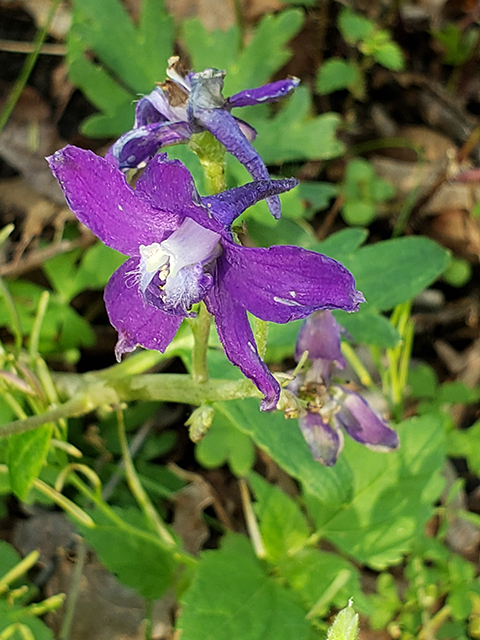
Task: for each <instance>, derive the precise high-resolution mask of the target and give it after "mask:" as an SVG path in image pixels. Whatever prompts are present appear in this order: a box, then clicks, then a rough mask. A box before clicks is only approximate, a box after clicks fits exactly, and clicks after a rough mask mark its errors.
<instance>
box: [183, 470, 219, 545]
mask: <svg viewBox="0 0 480 640" xmlns="http://www.w3.org/2000/svg"><path fill="white" fill-rule="evenodd" d="M213 502H214V497H213V494H212V488H211V487H210V485H209V484H208V482H206V481H205V480H204V479H203V478H202V477H201V476H199V475H195V478H194V479H193V481H192V482H190V484H188V485H187V486H186V487H184V488H183V489H181V490H180V491H178V492H177V493H176V494H175V496H174V512H173V514H174V515H173V528H174V529H175V531H176V532H177V533H178V535H179V536H180V537H181V538H182V540H183V546H184V549H185V550H186V551H188V552H189V553H192V554H194V555H196V554H198V553H199V551H200V550H201V548H202V546H203V543H204V542H205V540H206V539H207V538H208V535H209V531H208V527H207V525H206V524H205V522H204V520H203V511H204V509H206V508H207V507H209V506H210V505H211V504H213Z"/></svg>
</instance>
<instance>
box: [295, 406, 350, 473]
mask: <svg viewBox="0 0 480 640" xmlns="http://www.w3.org/2000/svg"><path fill="white" fill-rule="evenodd" d="M298 426H299V427H300V431H301V432H302V434H303V437H304V438H305V441H306V443H307V444H308V446H309V448H310V451H311V452H312V456H313V457H314V459H315V460H318V461H319V462H321V463H322V464H324V465H325V466H327V467H332V466H333V465H334V464H335V463H336V461H337V458H338V455H339V453H340V451H341V450H342V447H343V435H342V433H341V431H337V430H336V429H334V428H333V427H332V426H331V425H330V424H328V423H326V422H324V421H323V420H322V418H321V416H320V414H318V413H309V412H305V414H304V415H301V416H300V417H299V419H298Z"/></svg>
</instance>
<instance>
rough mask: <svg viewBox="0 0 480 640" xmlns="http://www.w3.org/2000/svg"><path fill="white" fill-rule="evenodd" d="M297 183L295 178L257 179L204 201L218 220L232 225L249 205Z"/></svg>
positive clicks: (203, 199) (282, 191)
mask: <svg viewBox="0 0 480 640" xmlns="http://www.w3.org/2000/svg"><path fill="white" fill-rule="evenodd" d="M297 184H298V180H296V179H295V178H284V179H283V180H257V181H255V182H250V183H249V184H245V185H243V186H242V187H236V188H234V189H228V191H222V192H221V193H217V194H216V195H214V196H208V197H206V198H202V202H203V203H204V204H206V205H207V207H211V211H212V213H213V215H214V216H215V218H216V219H217V220H219V221H220V222H221V223H222V224H223V225H224V226H225V227H230V225H231V224H232V222H233V221H234V220H235V218H237V217H238V216H239V215H240V214H242V213H243V212H244V211H245V209H248V207H251V206H252V205H254V204H255V203H256V202H258V201H259V200H263V199H264V198H267V197H268V196H271V195H275V194H278V193H284V192H285V191H290V189H293V188H294V187H296V186H297Z"/></svg>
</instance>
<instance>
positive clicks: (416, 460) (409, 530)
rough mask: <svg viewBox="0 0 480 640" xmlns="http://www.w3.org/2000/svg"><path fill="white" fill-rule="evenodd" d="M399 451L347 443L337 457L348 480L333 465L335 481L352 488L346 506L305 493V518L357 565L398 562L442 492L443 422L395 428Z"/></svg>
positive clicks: (419, 421)
mask: <svg viewBox="0 0 480 640" xmlns="http://www.w3.org/2000/svg"><path fill="white" fill-rule="evenodd" d="M398 432H399V437H400V442H401V446H400V449H399V450H398V451H396V452H393V453H388V454H385V453H376V452H373V451H369V450H368V449H366V448H364V447H362V446H361V445H359V444H358V443H355V442H353V441H352V440H347V441H346V443H345V449H344V451H343V452H342V456H343V458H344V460H345V462H346V463H348V465H349V467H350V472H351V473H352V476H353V477H351V478H349V479H347V478H346V477H345V478H344V477H343V476H344V470H343V469H342V468H340V467H338V465H337V466H336V467H334V468H333V469H331V473H332V475H334V476H335V478H336V480H337V482H342V480H343V482H348V483H349V485H350V486H351V488H352V489H353V493H352V497H351V499H350V500H349V502H348V504H345V503H343V504H337V505H332V504H331V503H330V505H328V506H327V504H326V503H325V502H324V500H323V498H320V497H318V496H316V497H315V496H313V495H312V493H311V491H310V490H307V494H306V500H307V504H308V506H309V510H310V513H311V515H312V517H313V518H314V520H315V523H316V525H317V527H318V529H319V530H320V532H321V533H322V534H323V536H324V537H325V538H326V539H327V540H329V541H330V542H332V544H334V545H335V546H337V547H338V548H339V549H341V550H342V551H343V552H345V553H347V554H349V555H350V556H352V557H354V558H355V559H356V560H357V561H359V562H361V563H364V564H367V565H368V566H371V567H374V568H375V569H382V568H384V567H386V566H389V565H391V564H396V563H398V562H399V561H400V560H401V558H402V556H403V554H404V553H407V552H408V550H409V549H410V548H411V546H412V544H413V543H414V542H415V540H416V538H417V537H418V536H421V535H423V528H424V526H425V523H426V521H427V520H428V519H429V518H430V517H431V516H432V515H433V513H434V505H435V502H436V500H437V499H438V498H439V496H440V493H441V491H442V487H443V484H444V482H443V480H442V478H441V475H440V472H441V470H442V468H443V464H444V460H445V452H444V442H443V429H442V423H441V420H440V419H439V418H437V416H435V415H432V414H430V415H425V416H422V417H420V418H413V419H411V420H406V421H404V422H403V423H401V424H400V425H398Z"/></svg>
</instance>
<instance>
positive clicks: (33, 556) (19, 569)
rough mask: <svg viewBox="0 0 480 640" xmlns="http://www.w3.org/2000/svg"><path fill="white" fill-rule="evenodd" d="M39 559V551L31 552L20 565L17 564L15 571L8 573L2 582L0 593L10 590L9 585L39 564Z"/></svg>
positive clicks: (0, 582) (0, 581) (0, 583)
mask: <svg viewBox="0 0 480 640" xmlns="http://www.w3.org/2000/svg"><path fill="white" fill-rule="evenodd" d="M38 558H39V553H38V551H36V550H35V551H31V552H30V553H29V554H28V556H26V557H25V558H23V560H21V561H20V562H19V563H18V564H16V565H15V566H14V567H13V569H11V570H10V571H8V572H7V573H6V574H5V575H4V576H3V577H2V579H1V580H0V593H4V592H5V591H7V590H8V587H9V585H10V584H11V583H12V582H15V581H16V580H18V578H21V577H22V576H23V575H24V574H26V573H27V571H30V569H31V568H32V567H33V566H35V565H36V564H37V561H38Z"/></svg>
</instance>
